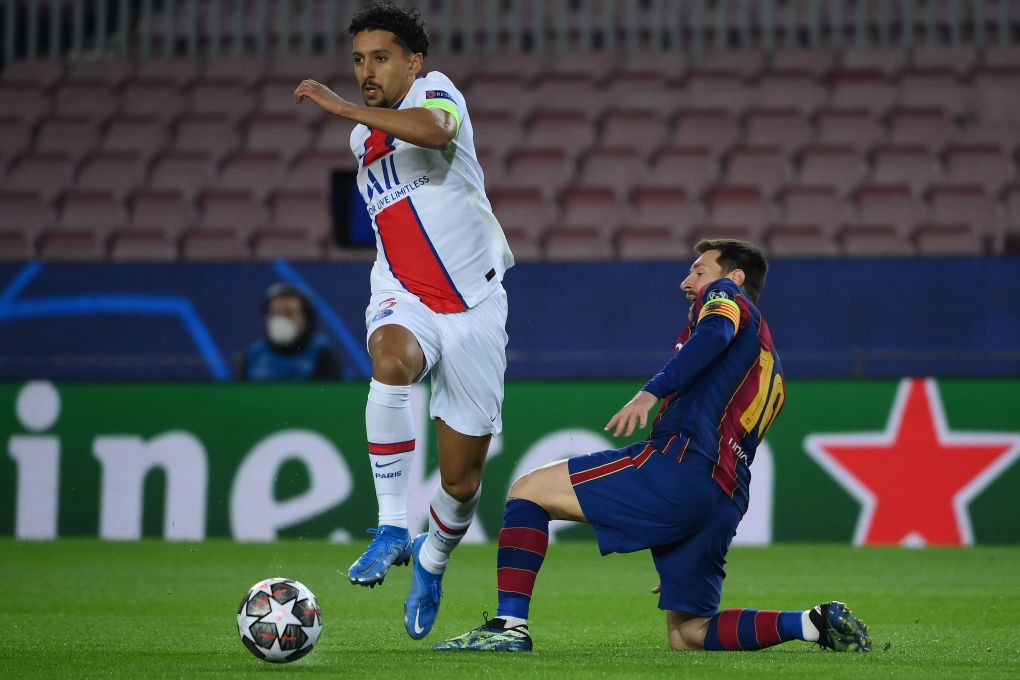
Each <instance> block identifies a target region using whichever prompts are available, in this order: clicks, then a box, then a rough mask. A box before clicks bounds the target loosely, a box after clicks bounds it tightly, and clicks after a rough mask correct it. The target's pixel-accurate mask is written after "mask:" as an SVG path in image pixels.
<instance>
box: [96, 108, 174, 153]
mask: <svg viewBox="0 0 1020 680" xmlns="http://www.w3.org/2000/svg"><path fill="white" fill-rule="evenodd" d="M169 141H170V136H169V134H168V131H167V128H166V125H165V122H164V121H162V120H160V119H159V118H157V117H155V116H149V115H121V116H114V117H113V118H112V119H110V122H109V124H108V125H107V127H106V133H105V134H104V135H103V141H102V142H101V143H100V149H102V150H103V151H106V152H129V153H136V154H138V156H139V157H140V158H141V159H142V160H143V162H146V163H148V162H149V161H151V160H152V158H153V157H154V156H155V155H156V154H157V153H159V152H160V151H163V150H164V149H165V148H166V146H167V145H168V144H169Z"/></svg>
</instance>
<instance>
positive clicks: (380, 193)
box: [351, 71, 514, 312]
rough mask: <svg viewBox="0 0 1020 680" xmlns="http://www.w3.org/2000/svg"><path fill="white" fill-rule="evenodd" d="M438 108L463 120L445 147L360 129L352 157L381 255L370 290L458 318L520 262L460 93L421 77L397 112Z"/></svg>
mask: <svg viewBox="0 0 1020 680" xmlns="http://www.w3.org/2000/svg"><path fill="white" fill-rule="evenodd" d="M411 107H437V108H441V109H443V110H446V111H449V112H450V113H451V114H453V115H454V117H456V118H457V120H458V121H459V127H458V131H457V135H456V137H455V138H454V140H453V142H452V143H451V144H450V146H449V147H448V148H447V149H446V150H435V149H425V148H422V147H420V146H415V145H414V144H410V143H408V142H405V141H403V140H400V139H396V138H394V137H392V136H389V135H387V134H386V133H385V132H381V131H379V130H372V129H369V128H368V127H366V126H364V125H360V124H359V125H358V126H357V127H355V128H354V130H353V131H352V132H351V151H352V152H354V155H355V157H356V158H357V159H358V165H359V169H358V189H359V190H360V191H361V196H362V198H364V199H365V205H366V206H367V208H368V214H369V216H370V217H371V218H372V227H373V229H375V238H376V245H377V247H378V249H379V253H378V256H377V257H376V260H375V266H374V267H372V292H373V293H376V292H380V291H386V290H402V289H406V290H408V291H409V292H411V293H413V294H415V295H416V296H418V298H419V299H421V301H422V302H423V303H425V305H426V306H427V307H429V309H432V310H433V311H436V312H462V311H464V310H466V309H470V308H472V307H474V306H475V305H477V304H478V303H480V302H481V301H483V300H485V299H486V298H487V297H489V295H491V294H492V293H494V292H496V291H498V290H501V289H502V286H501V285H500V282H501V281H502V280H503V273H504V272H505V271H506V270H507V269H509V268H510V267H512V266H513V264H514V259H513V255H512V254H511V252H510V246H509V245H508V244H507V241H506V237H505V236H504V235H503V229H502V228H501V227H500V226H499V222H497V221H496V217H495V215H493V214H492V206H491V205H490V204H489V199H488V198H487V197H486V196H485V181H484V178H483V176H482V168H481V166H480V165H479V164H478V158H477V156H476V155H475V144H474V133H473V131H472V128H471V118H470V117H469V116H468V111H467V106H466V104H465V102H464V96H463V95H462V94H461V93H460V91H459V90H457V88H456V87H454V85H453V83H452V82H450V79H449V78H447V77H446V76H445V75H443V74H442V73H440V72H438V71H432V72H431V73H429V74H428V75H427V76H425V77H423V78H418V79H416V80H415V81H414V84H413V85H411V89H410V90H409V91H408V93H407V96H405V97H404V99H403V101H402V102H400V103H399V104H398V105H397V108H400V109H408V108H411Z"/></svg>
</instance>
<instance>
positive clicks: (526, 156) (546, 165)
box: [500, 150, 574, 197]
mask: <svg viewBox="0 0 1020 680" xmlns="http://www.w3.org/2000/svg"><path fill="white" fill-rule="evenodd" d="M573 174H574V171H573V164H572V163H569V162H568V159H567V154H566V152H564V151H562V150H543V151H537V150H536V151H529V150H522V151H517V152H514V153H512V154H510V156H509V158H507V174H506V177H505V178H504V179H503V181H502V182H501V183H500V188H506V189H521V188H524V189H538V190H539V191H542V192H543V193H544V194H545V195H546V196H548V197H552V196H554V195H555V194H556V193H558V192H559V190H560V189H562V188H563V187H564V186H566V185H567V184H569V183H570V182H571V181H572V180H573Z"/></svg>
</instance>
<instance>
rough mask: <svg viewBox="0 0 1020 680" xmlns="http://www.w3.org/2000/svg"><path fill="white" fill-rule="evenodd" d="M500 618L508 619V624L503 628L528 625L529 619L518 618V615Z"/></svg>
mask: <svg viewBox="0 0 1020 680" xmlns="http://www.w3.org/2000/svg"><path fill="white" fill-rule="evenodd" d="M499 618H501V619H503V620H504V621H506V624H505V625H504V626H503V630H506V629H508V628H513V627H514V626H526V625H528V620H527V619H522V618H518V617H516V616H501V617H499Z"/></svg>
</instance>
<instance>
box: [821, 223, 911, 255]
mask: <svg viewBox="0 0 1020 680" xmlns="http://www.w3.org/2000/svg"><path fill="white" fill-rule="evenodd" d="M838 240H839V244H840V249H841V251H842V253H843V254H844V255H848V256H850V257H905V256H907V255H911V254H912V251H911V247H910V244H909V243H908V241H907V240H906V239H905V238H903V237H902V236H901V235H900V232H899V230H898V229H897V228H896V227H895V226H894V225H892V224H847V225H844V226H843V227H842V229H840V232H839V237H838Z"/></svg>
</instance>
